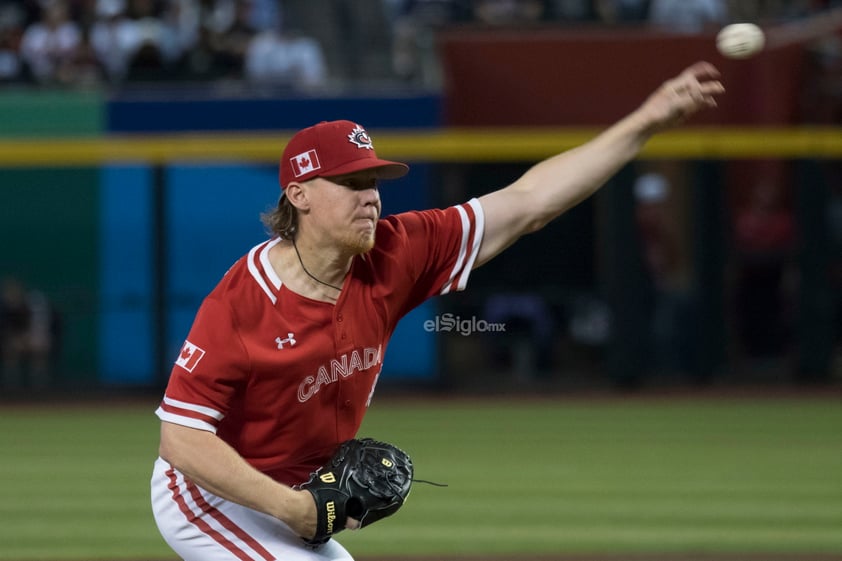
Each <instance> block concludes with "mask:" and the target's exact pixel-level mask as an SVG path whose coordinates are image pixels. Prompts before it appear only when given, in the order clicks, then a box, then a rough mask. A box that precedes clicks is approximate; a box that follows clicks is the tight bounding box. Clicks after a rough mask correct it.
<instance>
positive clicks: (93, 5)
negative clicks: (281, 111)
mask: <svg viewBox="0 0 842 561" xmlns="http://www.w3.org/2000/svg"><path fill="white" fill-rule="evenodd" d="M839 4H842V2H838V1H835V0H0V84H36V85H47V86H83V87H84V86H99V85H111V86H114V85H122V84H126V83H131V82H144V83H145V82H155V81H169V82H172V81H207V80H225V79H228V80H232V81H237V82H238V83H251V84H270V85H274V86H282V87H291V88H296V89H302V88H303V89H308V88H310V89H312V88H320V87H327V86H331V85H337V84H348V83H352V84H354V83H377V82H378V81H380V82H386V83H409V84H414V85H422V86H435V85H436V84H435V79H436V73H435V68H434V66H435V63H436V61H435V33H436V32H437V31H438V30H440V29H442V28H444V27H447V26H452V25H480V26H500V25H510V26H512V25H517V26H522V25H534V24H545V25H546V24H558V25H651V26H657V27H663V28H666V29H669V30H671V31H675V32H691V33H692V32H699V31H704V30H709V29H715V28H718V27H720V26H722V25H723V24H726V23H729V22H733V21H759V22H763V21H766V22H768V21H780V20H783V19H791V18H795V17H800V16H804V15H809V14H811V13H814V12H816V11H818V10H823V9H827V8H829V7H831V6H833V5H839Z"/></svg>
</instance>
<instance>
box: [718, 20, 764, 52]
mask: <svg viewBox="0 0 842 561" xmlns="http://www.w3.org/2000/svg"><path fill="white" fill-rule="evenodd" d="M765 44H766V36H765V35H764V34H763V30H762V29H760V28H759V27H757V26H756V25H754V24H753V23H732V24H731V25H726V26H725V27H723V28H722V30H721V31H720V32H719V33H718V34H717V35H716V48H717V49H718V50H719V52H720V53H722V55H723V56H725V57H728V58H748V57H750V56H754V55H756V54H757V53H759V52H760V51H761V50H762V49H763V45H765Z"/></svg>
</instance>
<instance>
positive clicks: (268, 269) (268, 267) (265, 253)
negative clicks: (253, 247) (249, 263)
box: [259, 238, 281, 290]
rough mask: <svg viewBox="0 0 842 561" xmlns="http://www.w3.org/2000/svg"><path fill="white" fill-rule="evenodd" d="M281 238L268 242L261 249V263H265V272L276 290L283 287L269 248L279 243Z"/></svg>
mask: <svg viewBox="0 0 842 561" xmlns="http://www.w3.org/2000/svg"><path fill="white" fill-rule="evenodd" d="M280 241H281V238H275V239H274V240H272V241H271V242H269V243H267V244H266V245H265V246H264V247H263V249H262V250H260V255H259V258H260V264H261V265H263V272H264V273H266V278H268V279H269V282H271V283H272V286H274V287H275V290H278V289H279V288H281V277H279V276H278V273H276V272H275V268H274V267H273V266H272V263H270V262H269V250H270V249H272V248H273V247H275V246H276V245H278V243H280Z"/></svg>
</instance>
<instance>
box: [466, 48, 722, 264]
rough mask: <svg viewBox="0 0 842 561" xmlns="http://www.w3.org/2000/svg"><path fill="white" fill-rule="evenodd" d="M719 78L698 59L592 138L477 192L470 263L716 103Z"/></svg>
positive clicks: (576, 199) (583, 194)
mask: <svg viewBox="0 0 842 561" xmlns="http://www.w3.org/2000/svg"><path fill="white" fill-rule="evenodd" d="M718 78H719V71H718V70H717V69H716V68H715V67H714V66H713V65H711V64H709V63H707V62H698V63H696V64H694V65H692V66H690V67H688V68H687V69H685V70H684V71H683V72H682V73H681V74H679V75H678V76H676V77H674V78H672V79H670V80H667V81H666V82H664V83H663V84H662V85H661V86H660V87H659V88H658V89H657V90H655V91H654V92H653V93H652V94H651V95H650V96H649V97H648V98H647V99H646V101H645V102H644V103H643V104H642V105H641V106H640V107H638V108H637V109H636V110H635V111H634V112H632V113H631V114H629V115H628V116H627V117H625V118H624V119H622V120H620V121H619V122H617V123H616V124H614V125H613V126H611V127H609V128H608V129H607V130H605V131H604V132H602V133H601V134H600V135H599V136H597V137H596V138H594V139H593V140H591V141H589V142H587V143H585V144H583V145H581V146H579V147H577V148H574V149H572V150H568V151H566V152H563V153H561V154H558V155H556V156H553V157H551V158H549V159H547V160H544V161H542V162H539V163H538V164H536V165H534V166H533V167H532V168H530V169H529V170H528V171H527V172H526V173H524V174H523V175H522V176H521V177H520V178H519V179H518V180H517V181H515V182H514V183H512V184H511V185H509V186H507V187H504V188H503V189H500V190H499V191H495V192H493V193H489V194H487V195H484V196H482V197H480V199H479V201H480V203H481V204H482V208H483V211H484V213H485V234H484V236H483V240H482V246H481V247H480V251H479V256H478V257H477V260H476V262H475V265H474V267H478V266H479V265H482V264H483V263H485V262H487V261H488V260H489V259H491V258H492V257H494V256H495V255H497V254H498V253H500V252H501V251H503V250H504V249H506V248H507V247H509V246H510V245H511V244H513V243H514V242H515V241H516V240H517V239H518V238H520V237H521V236H522V235H524V234H527V233H530V232H535V231H537V230H540V229H541V228H543V227H544V226H545V225H546V224H547V223H548V222H550V221H552V220H553V219H555V218H556V217H558V216H559V215H561V214H562V213H563V212H565V211H566V210H568V209H569V208H571V207H573V206H575V205H577V204H578V203H580V202H581V201H583V200H584V199H586V198H587V197H589V196H590V195H592V194H593V193H594V192H595V191H596V190H597V189H599V188H600V187H601V186H602V185H603V184H604V183H605V182H606V181H608V179H610V178H611V176H613V175H614V174H615V173H617V171H618V170H619V169H620V168H621V167H623V166H624V165H625V164H626V163H628V162H629V161H631V160H632V159H633V158H634V157H635V156H637V154H638V153H639V152H640V150H641V149H642V148H643V145H644V144H645V143H646V141H647V140H649V138H650V137H651V136H652V135H654V134H656V133H658V132H660V131H662V130H664V129H667V128H669V127H672V126H675V125H677V124H679V123H681V122H683V121H684V120H685V119H687V118H688V117H690V116H691V115H693V114H694V113H696V112H698V111H700V110H702V109H705V108H709V107H715V106H716V97H717V96H718V95H720V94H721V93H723V92H724V91H725V89H724V87H723V86H722V84H721V83H720V82H719V80H718Z"/></svg>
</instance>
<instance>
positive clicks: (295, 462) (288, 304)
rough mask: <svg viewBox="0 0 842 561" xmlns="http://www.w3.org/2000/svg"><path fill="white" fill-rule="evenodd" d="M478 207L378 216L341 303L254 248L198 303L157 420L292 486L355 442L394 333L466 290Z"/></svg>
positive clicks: (479, 228)
mask: <svg viewBox="0 0 842 561" xmlns="http://www.w3.org/2000/svg"><path fill="white" fill-rule="evenodd" d="M482 235H483V214H482V208H481V206H480V204H479V201H477V200H476V199H472V200H471V201H469V202H467V203H465V204H462V205H458V206H454V207H450V208H448V209H445V210H429V211H423V212H408V213H403V214H397V215H393V216H389V217H386V218H384V219H381V220H380V221H379V222H378V225H377V235H376V242H375V246H374V248H373V249H372V250H371V251H369V252H368V253H366V254H364V255H359V256H356V257H355V258H354V259H353V262H352V264H351V269H350V272H349V273H348V276H347V277H346V279H345V282H344V284H343V285H342V292H341V294H340V296H339V300H338V301H337V302H336V303H335V304H330V303H326V302H320V301H316V300H312V299H309V298H305V297H303V296H301V295H299V294H296V293H294V292H292V291H291V290H288V289H287V288H286V287H285V286H283V284H282V283H281V280H280V279H279V278H278V275H277V274H276V273H275V271H274V270H273V268H272V266H271V265H270V263H269V257H268V255H269V249H270V248H271V247H272V246H273V245H274V244H276V243H278V241H279V239H278V238H274V239H272V240H268V241H266V242H264V243H262V244H260V245H258V246H256V247H254V248H253V249H252V250H251V251H250V252H249V253H248V255H246V256H244V257H243V258H241V259H240V260H239V261H237V263H235V264H234V266H233V267H231V269H230V270H229V271H228V272H227V273H226V274H225V276H224V277H223V279H222V280H221V282H220V283H219V284H218V285H217V286H216V288H214V290H213V291H212V292H211V293H210V294H209V295H208V296H207V298H206V299H205V300H204V302H203V303H202V305H201V307H200V308H199V311H198V313H197V315H196V318H195V320H194V323H193V326H192V328H191V330H190V333H189V334H188V336H187V341H185V343H184V346H183V347H182V350H181V353H180V354H179V357H178V358H177V359H176V362H175V366H174V367H173V370H172V374H171V376H170V380H169V384H168V386H167V389H166V394H165V396H164V399H163V402H162V403H161V405H160V407H159V408H158V410H157V415H158V417H159V418H160V419H161V420H163V421H167V422H171V423H177V424H180V425H185V426H189V427H193V428H198V429H203V430H208V431H212V432H214V433H216V434H217V435H218V436H219V437H220V438H222V439H223V440H224V441H225V442H227V443H228V444H230V445H231V446H232V447H233V448H234V449H235V450H237V451H238V452H239V454H240V455H241V456H243V458H245V459H246V461H248V462H249V463H250V464H251V465H252V466H254V467H255V468H257V469H258V470H260V471H262V472H264V473H266V474H268V475H269V476H271V477H273V478H274V479H276V480H278V481H281V482H283V483H286V484H288V485H294V484H297V483H301V482H303V481H305V480H306V479H307V478H308V476H309V474H310V472H312V471H313V470H314V469H315V468H317V467H318V466H320V465H321V464H322V463H324V461H325V460H326V459H327V458H328V457H330V455H331V453H332V452H333V451H334V449H335V448H336V447H337V445H338V444H339V443H340V442H342V441H344V440H347V439H349V438H353V437H354V436H355V435H356V433H357V430H358V429H359V427H360V424H361V423H362V419H363V415H364V414H365V411H366V409H367V407H368V403H369V401H370V399H371V394H372V393H373V391H374V387H375V384H376V383H377V378H378V376H379V375H380V371H381V369H382V366H383V357H384V353H385V352H386V346H387V344H388V341H389V337H390V336H391V334H392V332H393V331H394V329H395V326H396V325H397V323H398V320H400V318H402V317H403V316H404V315H406V314H407V313H408V312H409V311H410V310H412V309H413V308H414V307H416V306H418V305H419V304H421V303H422V302H423V301H424V300H426V299H427V298H430V297H432V296H435V295H438V294H446V293H448V292H451V291H457V290H462V289H464V288H465V285H466V283H467V280H468V276H469V274H470V271H471V269H472V268H473V265H474V261H475V259H476V256H477V254H478V253H479V247H480V243H481V241H482Z"/></svg>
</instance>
